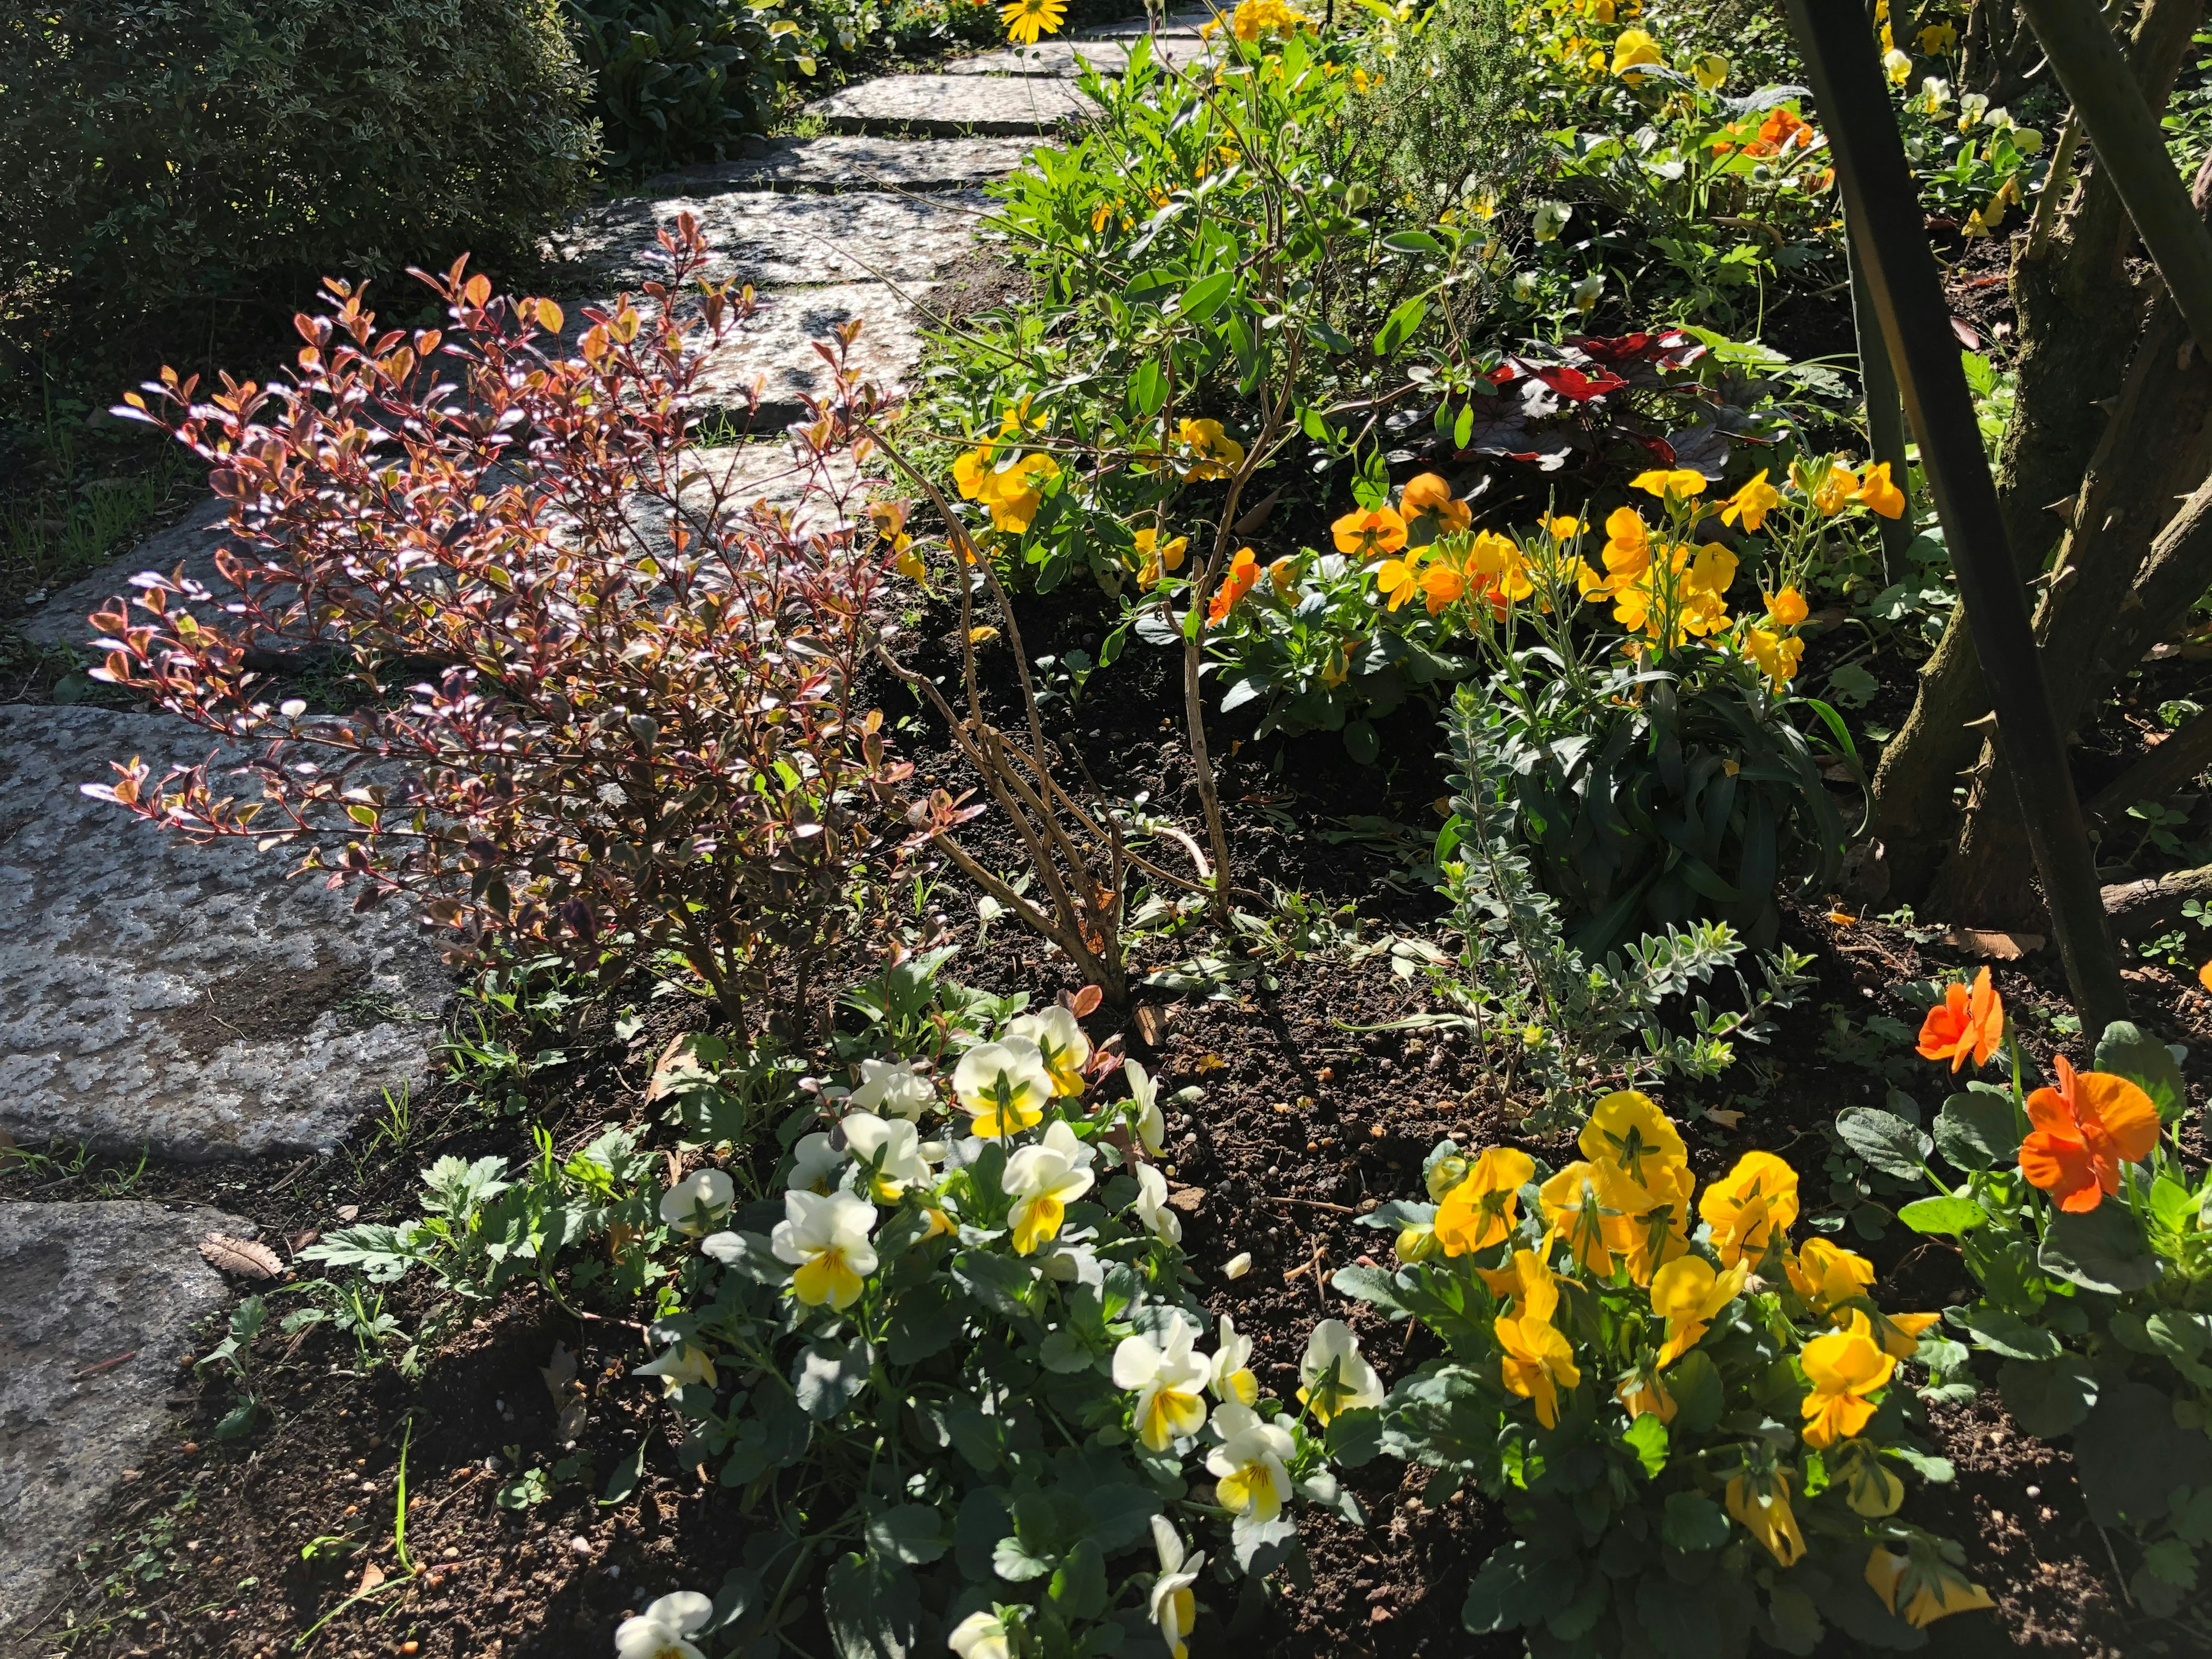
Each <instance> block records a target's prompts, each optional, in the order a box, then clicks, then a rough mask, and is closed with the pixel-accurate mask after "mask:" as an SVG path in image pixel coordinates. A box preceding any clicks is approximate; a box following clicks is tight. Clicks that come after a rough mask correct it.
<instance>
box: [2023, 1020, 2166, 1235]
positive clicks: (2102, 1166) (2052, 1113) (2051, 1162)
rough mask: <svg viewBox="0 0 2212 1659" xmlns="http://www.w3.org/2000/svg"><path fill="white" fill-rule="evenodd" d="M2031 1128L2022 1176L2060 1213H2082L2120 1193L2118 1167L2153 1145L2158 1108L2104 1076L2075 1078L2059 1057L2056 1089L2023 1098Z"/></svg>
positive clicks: (2133, 1089)
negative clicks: (2045, 1195) (2066, 1211)
mask: <svg viewBox="0 0 2212 1659" xmlns="http://www.w3.org/2000/svg"><path fill="white" fill-rule="evenodd" d="M2027 1116H2028V1121H2030V1122H2031V1123H2033V1124H2034V1125H2035V1129H2034V1132H2033V1133H2031V1134H2030V1135H2029V1136H2028V1138H2027V1140H2026V1141H2025V1142H2024V1143H2023V1144H2022V1145H2021V1149H2020V1172H2021V1174H2022V1175H2023V1176H2027V1179H2028V1182H2029V1183H2030V1184H2031V1185H2033V1186H2037V1187H2040V1188H2043V1190H2044V1191H2045V1192H2046V1193H2049V1194H2051V1199H2052V1200H2053V1201H2054V1202H2055V1203H2056V1204H2057V1206H2058V1207H2059V1208H2060V1209H2062V1210H2071V1211H2074V1212H2076V1213H2083V1212H2087V1211H2090V1210H2093V1209H2095V1208H2096V1207H2097V1206H2099V1205H2100V1204H2101V1203H2103V1202H2104V1201H2105V1194H2107V1193H2118V1191H2119V1190H2120V1165H2121V1164H2122V1163H2129V1164H2133V1163H2135V1162H2136V1161H2137V1160H2138V1159H2141V1158H2147V1157H2148V1156H2149V1154H2150V1150H2151V1148H2152V1147H2154V1146H2157V1145H2158V1108H2157V1107H2156V1106H2154V1105H2153V1104H2152V1103H2151V1098H2150V1097H2149V1096H2148V1095H2147V1094H2145V1093H2144V1092H2143V1091H2142V1090H2141V1089H2138V1088H2137V1087H2136V1085H2134V1084H2132V1083H2130V1082H2129V1081H2128V1080H2127V1079H2125V1078H2124V1077H2115V1076H2113V1075H2112V1073H2109V1072H2076V1071H2075V1069H2074V1067H2073V1066H2072V1065H2071V1064H2070V1063H2069V1061H2068V1060H2067V1058H2066V1056H2065V1055H2063V1054H2061V1055H2059V1056H2058V1086H2057V1088H2056V1089H2038V1090H2037V1091H2035V1092H2034V1093H2033V1094H2032V1095H2030V1096H2029V1097H2027Z"/></svg>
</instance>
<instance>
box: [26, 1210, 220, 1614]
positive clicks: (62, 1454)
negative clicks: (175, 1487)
mask: <svg viewBox="0 0 2212 1659" xmlns="http://www.w3.org/2000/svg"><path fill="white" fill-rule="evenodd" d="M211 1231H219V1232H227V1233H230V1234H232V1235H234V1236H240V1235H245V1234H248V1233H250V1232H251V1231H252V1228H251V1226H250V1225H249V1224H247V1223H246V1222H243V1221H240V1220H239V1219H238V1218H236V1217H234V1216H228V1215H224V1214H222V1212H219V1211H216V1210H204V1209H191V1210H181V1211H168V1210H164V1209H162V1208H161V1206H159V1205H156V1204H141V1203H115V1204H0V1649H5V1650H8V1651H10V1652H15V1651H19V1650H18V1649H17V1648H16V1647H15V1641H14V1640H12V1639H11V1632H12V1633H15V1634H16V1635H17V1636H19V1637H27V1635H28V1633H29V1632H28V1627H29V1626H32V1625H33V1624H34V1623H36V1622H38V1621H40V1620H42V1619H43V1618H44V1617H45V1615H46V1613H49V1612H50V1611H52V1606H53V1603H54V1602H55V1601H58V1599H59V1598H60V1597H61V1596H62V1595H64V1593H65V1591H64V1586H63V1585H62V1584H61V1583H58V1582H57V1580H58V1578H59V1577H60V1575H61V1574H62V1572H63V1571H64V1569H66V1568H67V1566H68V1565H69V1563H70V1558H71V1557H72V1556H73V1555H74V1554H75V1553H76V1550H77V1549H78V1547H80V1546H81V1545H82V1543H83V1542H84V1541H85V1540H86V1538H87V1537H88V1532H89V1529H90V1528H91V1526H92V1525H93V1523H94V1521H95V1519H96V1518H97V1517H98V1516H99V1513H100V1510H101V1508H102V1507H103V1506H104V1505H105V1504H106V1502H107V1500H108V1499H109V1498H110V1497H111V1496H112V1494H113V1493H114V1492H115V1491H116V1490H117V1489H118V1487H119V1486H121V1485H122V1484H123V1479H124V1473H125V1470H128V1469H132V1468H137V1467H138V1465H139V1463H140V1462H141V1461H142V1460H143V1459H144V1457H145V1456H146V1455H147V1453H148V1452H149V1449H152V1448H154V1447H155V1445H157V1444H158V1443H159V1442H160V1439H161V1435H162V1433H163V1431H165V1430H166V1429H167V1426H168V1425H169V1421H170V1418H169V1411H168V1407H167V1405H166V1403H165V1401H166V1400H167V1396H168V1395H169V1394H170V1392H171V1391H172V1390H173V1389H175V1388H177V1387H178V1386H179V1382H178V1379H179V1370H178V1364H177V1362H178V1359H179V1357H180V1356H182V1355H184V1354H185V1353H188V1352H191V1350H192V1348H193V1346H194V1331H193V1327H194V1326H195V1325H196V1324H197V1323H198V1322H199V1321H201V1320H203V1319H204V1318H206V1317H207V1316H210V1315H211V1314H216V1313H221V1312H222V1311H223V1310H227V1309H228V1307H229V1306H230V1304H231V1300H232V1291H231V1290H230V1288H229V1286H228V1285H226V1284H225V1283H224V1282H223V1279H222V1275H221V1274H220V1273H216V1270H215V1269H214V1268H212V1267H209V1266H208V1265H207V1263H206V1262H204V1261H202V1260H201V1259H200V1255H199V1249H198V1243H199V1241H200V1239H201V1238H203V1237H205V1236H206V1235H207V1234H208V1233H210V1232H211ZM118 1362H119V1363H118ZM20 1651H28V1649H27V1648H25V1649H22V1650H20Z"/></svg>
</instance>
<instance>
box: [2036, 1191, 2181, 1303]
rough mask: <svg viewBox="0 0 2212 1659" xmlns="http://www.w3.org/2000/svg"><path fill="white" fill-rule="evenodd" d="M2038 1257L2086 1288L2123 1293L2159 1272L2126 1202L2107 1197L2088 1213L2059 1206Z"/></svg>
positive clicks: (2062, 1276)
mask: <svg viewBox="0 0 2212 1659" xmlns="http://www.w3.org/2000/svg"><path fill="white" fill-rule="evenodd" d="M2036 1261H2037V1262H2038V1264H2039V1266H2040V1267H2042V1268H2043V1270H2044V1272H2045V1273H2052V1274H2055V1275H2057V1277H2058V1278H2060V1279H2065V1280H2066V1281H2067V1282H2068V1283H2069V1284H2072V1285H2080V1286H2081V1288H2082V1289H2083V1290H2085V1291H2103V1292H2105V1293H2106V1295H2108V1296H2121V1295H2124V1294H2125V1293H2126V1292H2128V1291H2139V1290H2141V1289H2142V1288H2143V1286H2144V1285H2148V1284H2151V1283H2153V1282H2154V1281H2155V1280H2156V1279H2157V1278H2158V1276H2159V1272H2160V1268H2159V1263H2158V1258H2157V1257H2156V1256H2154V1255H2152V1254H2151V1253H2150V1251H2149V1249H2148V1248H2147V1247H2146V1246H2145V1243H2144V1241H2143V1236H2142V1228H2141V1227H2139V1226H2138V1225H2136V1218H2135V1217H2134V1216H2132V1215H2131V1214H2130V1213H2129V1212H2128V1206H2126V1205H2125V1204H2123V1203H2121V1202H2120V1201H2119V1200H2118V1199H2114V1198H2107V1199H2106V1200H2105V1201H2104V1202H2103V1203H2101V1204H2100V1205H2098V1206H2097V1207H2096V1208H2095V1209H2093V1210H2091V1211H2089V1212H2087V1214H2081V1215H2077V1214H2073V1213H2070V1212H2067V1211H2064V1210H2061V1211H2059V1212H2057V1214H2056V1215H2054V1216H2053V1217H2052V1218H2051V1231H2049V1232H2048V1233H2046V1234H2045V1236H2044V1240H2043V1248H2042V1249H2041V1250H2040V1251H2039V1252H2038V1253H2037V1255H2036Z"/></svg>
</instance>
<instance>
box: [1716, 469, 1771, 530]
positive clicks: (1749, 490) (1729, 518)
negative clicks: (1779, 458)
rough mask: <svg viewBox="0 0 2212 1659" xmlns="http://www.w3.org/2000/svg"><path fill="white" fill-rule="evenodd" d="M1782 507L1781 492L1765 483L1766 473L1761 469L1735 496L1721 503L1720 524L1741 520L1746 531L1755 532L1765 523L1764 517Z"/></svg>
mask: <svg viewBox="0 0 2212 1659" xmlns="http://www.w3.org/2000/svg"><path fill="white" fill-rule="evenodd" d="M1781 505H1782V492H1781V491H1780V490H1778V489H1776V488H1775V487H1774V486H1773V485H1772V484H1771V483H1767V482H1766V472H1765V469H1763V468H1762V469H1761V470H1760V471H1759V476H1758V477H1755V478H1753V479H1751V480H1749V481H1748V482H1747V483H1744V484H1742V485H1741V486H1740V487H1739V488H1738V489H1737V490H1736V492H1735V495H1731V496H1729V498H1728V499H1727V500H1726V501H1723V502H1722V503H1721V522H1722V523H1723V524H1734V523H1735V521H1736V520H1738V519H1741V520H1743V527H1744V528H1745V529H1746V530H1756V529H1758V528H1759V526H1761V525H1763V524H1765V522H1766V515H1767V514H1768V513H1771V512H1772V511H1774V509H1775V508H1776V507H1779V506H1781Z"/></svg>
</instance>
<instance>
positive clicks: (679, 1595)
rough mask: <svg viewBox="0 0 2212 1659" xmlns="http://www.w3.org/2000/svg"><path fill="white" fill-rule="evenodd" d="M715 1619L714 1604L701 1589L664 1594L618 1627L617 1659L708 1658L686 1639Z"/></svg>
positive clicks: (616, 1634) (616, 1630) (616, 1633)
mask: <svg viewBox="0 0 2212 1659" xmlns="http://www.w3.org/2000/svg"><path fill="white" fill-rule="evenodd" d="M713 1617H714V1602H713V1601H711V1600H709V1599H708V1597H706V1596H704V1595H700V1594H699V1592H698V1591H697V1590H678V1591H677V1592H676V1593H675V1594H674V1595H664V1596H662V1597H661V1598H660V1599H659V1601H655V1602H654V1603H653V1605H652V1606H651V1607H647V1609H646V1610H645V1611H644V1612H643V1613H640V1614H638V1615H637V1617H636V1618H635V1619H625V1620H623V1621H622V1623H621V1624H620V1625H619V1626H617V1627H616V1629H615V1656H616V1659H706V1656H705V1655H704V1654H702V1653H701V1652H700V1651H699V1650H698V1649H697V1648H696V1647H694V1646H693V1645H692V1644H690V1642H689V1641H687V1640H686V1639H685V1638H688V1637H692V1636H696V1635H697V1634H698V1633H699V1632H701V1631H702V1630H704V1629H705V1628H706V1627H707V1621H708V1620H710V1619H712V1618H713Z"/></svg>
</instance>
